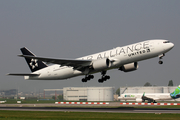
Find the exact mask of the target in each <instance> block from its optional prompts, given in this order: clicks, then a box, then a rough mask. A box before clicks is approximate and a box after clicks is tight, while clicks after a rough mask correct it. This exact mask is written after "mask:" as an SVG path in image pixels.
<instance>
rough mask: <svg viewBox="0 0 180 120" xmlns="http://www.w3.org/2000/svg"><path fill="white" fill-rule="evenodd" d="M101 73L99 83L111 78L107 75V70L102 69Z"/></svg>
mask: <svg viewBox="0 0 180 120" xmlns="http://www.w3.org/2000/svg"><path fill="white" fill-rule="evenodd" d="M101 75H102V77H101V79H99V80H98V82H99V83H103V82H104V81H106V80H108V79H110V76H108V75H106V71H102V72H101Z"/></svg>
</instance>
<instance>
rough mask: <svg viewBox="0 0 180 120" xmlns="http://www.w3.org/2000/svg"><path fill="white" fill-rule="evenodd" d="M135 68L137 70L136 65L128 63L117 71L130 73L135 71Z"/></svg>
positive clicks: (135, 63)
mask: <svg viewBox="0 0 180 120" xmlns="http://www.w3.org/2000/svg"><path fill="white" fill-rule="evenodd" d="M137 68H138V63H137V62H134V63H129V64H126V65H123V66H121V67H120V68H119V70H121V71H124V72H131V71H134V70H137Z"/></svg>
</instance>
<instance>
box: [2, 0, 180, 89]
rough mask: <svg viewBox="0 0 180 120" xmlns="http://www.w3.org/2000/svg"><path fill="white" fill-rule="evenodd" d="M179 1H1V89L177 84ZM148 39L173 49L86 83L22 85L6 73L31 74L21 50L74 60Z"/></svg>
mask: <svg viewBox="0 0 180 120" xmlns="http://www.w3.org/2000/svg"><path fill="white" fill-rule="evenodd" d="M179 6H180V1H179V0H0V55H1V57H0V67H1V68H0V89H11V88H19V90H20V91H39V90H40V91H42V90H43V89H56V88H57V89H62V88H63V87H82V86H86V87H87V86H90V87H93V86H98V87H101V86H110V87H111V86H112V87H116V89H117V88H118V87H120V86H126V85H127V86H143V85H144V84H145V83H146V82H150V83H151V84H152V85H158V86H166V85H168V82H169V80H173V82H174V85H179V84H180V79H179V76H180V73H179V71H180V65H179V64H180V63H179V61H180V56H179V52H180V47H179V46H178V45H180V40H179V39H180V7H179ZM149 39H168V40H170V41H171V42H173V43H174V44H175V47H174V48H173V49H172V50H171V51H170V52H168V53H167V54H166V56H165V57H164V58H163V61H164V64H163V65H159V64H158V58H153V59H150V60H146V61H141V62H139V68H138V70H136V71H133V72H129V73H124V72H122V71H119V70H117V69H115V70H110V71H108V72H107V74H108V75H110V76H111V79H110V80H108V81H106V82H104V83H103V84H102V83H98V79H99V78H100V77H101V75H100V73H97V74H95V78H94V79H93V80H91V81H89V82H87V83H82V82H81V79H82V78H83V77H84V76H80V77H75V78H71V79H68V80H57V81H55V80H54V81H38V80H34V81H33V80H24V78H23V77H16V76H6V74H7V73H30V69H29V67H28V66H27V64H26V62H25V60H24V58H20V57H17V55H18V54H21V52H20V50H19V49H20V48H21V47H24V46H25V47H27V48H29V49H30V50H31V51H32V52H33V53H35V54H36V55H37V56H44V57H55V58H78V57H82V56H85V55H89V54H93V53H97V52H101V51H105V50H108V49H112V48H114V47H118V46H124V45H128V44H132V43H136V42H140V41H144V40H149Z"/></svg>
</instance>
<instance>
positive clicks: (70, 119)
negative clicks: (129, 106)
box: [0, 110, 180, 120]
mask: <svg viewBox="0 0 180 120" xmlns="http://www.w3.org/2000/svg"><path fill="white" fill-rule="evenodd" d="M92 119H93V120H117V119H127V120H129V119H132V120H139V119H141V120H142V119H143V120H152V119H154V120H158V119H159V120H162V119H163V120H179V119H180V114H147V113H97V112H96V113H95V112H44V111H4V110H3V111H0V120H92Z"/></svg>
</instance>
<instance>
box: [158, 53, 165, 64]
mask: <svg viewBox="0 0 180 120" xmlns="http://www.w3.org/2000/svg"><path fill="white" fill-rule="evenodd" d="M164 56H165V54H164V53H163V54H161V55H159V64H163V61H161V59H162V58H163V57H164Z"/></svg>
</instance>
